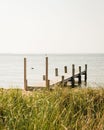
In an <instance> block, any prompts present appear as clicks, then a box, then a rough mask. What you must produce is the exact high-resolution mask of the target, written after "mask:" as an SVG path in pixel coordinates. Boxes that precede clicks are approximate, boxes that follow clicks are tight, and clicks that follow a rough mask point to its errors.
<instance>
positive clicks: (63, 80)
mask: <svg viewBox="0 0 104 130" xmlns="http://www.w3.org/2000/svg"><path fill="white" fill-rule="evenodd" d="M61 78H62V80H61V82H62V86H64V76H63V75H62V77H61Z"/></svg>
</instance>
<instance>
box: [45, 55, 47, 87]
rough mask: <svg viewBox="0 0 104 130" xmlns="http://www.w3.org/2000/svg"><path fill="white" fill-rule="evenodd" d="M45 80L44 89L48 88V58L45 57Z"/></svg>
mask: <svg viewBox="0 0 104 130" xmlns="http://www.w3.org/2000/svg"><path fill="white" fill-rule="evenodd" d="M45 76H46V77H45V80H46V87H47V88H48V57H46V75H45Z"/></svg>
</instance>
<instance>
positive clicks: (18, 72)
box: [0, 54, 104, 88]
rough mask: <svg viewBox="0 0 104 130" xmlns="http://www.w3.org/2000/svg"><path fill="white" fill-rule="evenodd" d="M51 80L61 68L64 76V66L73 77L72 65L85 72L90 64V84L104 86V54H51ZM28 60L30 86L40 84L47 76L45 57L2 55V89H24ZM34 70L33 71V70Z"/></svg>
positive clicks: (0, 82) (0, 72)
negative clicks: (24, 74)
mask: <svg viewBox="0 0 104 130" xmlns="http://www.w3.org/2000/svg"><path fill="white" fill-rule="evenodd" d="M47 56H48V57H49V79H50V80H53V79H54V78H55V76H54V75H55V74H54V69H55V68H59V75H60V76H61V75H63V74H64V66H67V67H68V75H71V67H72V64H75V67H76V72H78V66H82V70H84V66H85V64H88V83H97V84H104V54H67V55H63V54H60V55H56V54H49V55H47ZM24 57H26V58H27V79H28V82H29V84H35V83H40V82H41V81H42V75H43V74H45V55H42V54H41V55H7V54H5V55H4V54H1V55H0V87H4V88H8V87H19V88H23V70H24V68H23V61H24V60H23V59H24ZM32 67H33V68H34V69H31V68H32Z"/></svg>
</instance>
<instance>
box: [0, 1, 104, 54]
mask: <svg viewBox="0 0 104 130" xmlns="http://www.w3.org/2000/svg"><path fill="white" fill-rule="evenodd" d="M0 53H104V0H0Z"/></svg>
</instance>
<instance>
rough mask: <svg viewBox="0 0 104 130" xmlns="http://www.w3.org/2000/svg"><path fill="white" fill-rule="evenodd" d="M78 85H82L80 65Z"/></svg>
mask: <svg viewBox="0 0 104 130" xmlns="http://www.w3.org/2000/svg"><path fill="white" fill-rule="evenodd" d="M78 85H81V66H79V76H78Z"/></svg>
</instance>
